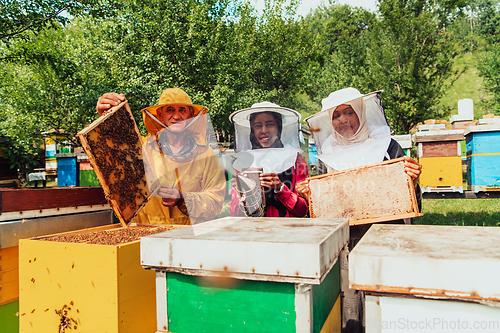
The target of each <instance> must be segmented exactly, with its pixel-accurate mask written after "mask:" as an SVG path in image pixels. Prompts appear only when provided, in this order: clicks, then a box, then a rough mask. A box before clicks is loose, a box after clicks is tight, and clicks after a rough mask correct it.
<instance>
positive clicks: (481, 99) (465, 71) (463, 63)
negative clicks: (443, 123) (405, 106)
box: [439, 51, 493, 120]
mask: <svg viewBox="0 0 500 333" xmlns="http://www.w3.org/2000/svg"><path fill="white" fill-rule="evenodd" d="M481 57H482V53H480V52H479V51H478V52H474V53H466V54H462V55H459V56H458V57H457V58H456V59H455V62H454V65H453V70H456V71H458V72H459V73H462V74H460V75H459V76H458V78H457V77H456V76H454V77H451V78H449V79H448V80H447V82H446V84H449V83H451V82H452V81H453V80H454V79H456V81H455V82H454V83H453V85H452V86H451V87H450V88H449V89H447V90H446V92H445V94H444V95H443V96H442V97H441V101H440V103H439V108H440V109H441V110H445V109H451V113H450V116H451V115H454V114H458V104H457V103H458V101H459V100H461V99H464V98H471V99H472V100H473V101H474V118H475V119H481V118H482V117H483V115H485V114H488V113H490V109H489V108H488V102H489V101H490V100H491V99H492V97H493V95H492V93H490V92H489V91H487V90H486V89H485V88H484V87H483V78H482V77H480V76H479V71H478V69H477V65H478V64H479V62H480V59H481ZM444 119H446V120H449V116H447V117H445V118H444Z"/></svg>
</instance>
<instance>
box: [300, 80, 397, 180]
mask: <svg viewBox="0 0 500 333" xmlns="http://www.w3.org/2000/svg"><path fill="white" fill-rule="evenodd" d="M380 92H381V91H376V92H372V93H369V94H366V95H362V94H360V93H359V91H357V90H356V89H354V88H346V89H342V90H338V91H336V92H334V93H332V94H330V96H329V97H328V98H325V99H324V100H323V108H322V111H321V112H318V113H316V114H315V115H312V116H310V117H308V118H306V122H307V123H308V125H309V128H310V129H311V132H312V135H313V138H314V142H315V145H316V149H317V152H318V158H319V159H320V160H321V161H322V162H323V163H325V164H326V165H327V166H328V169H329V172H332V171H334V170H337V171H340V170H345V169H349V168H356V167H360V166H363V165H367V164H371V163H377V162H381V161H383V160H384V157H385V154H386V152H387V148H388V147H389V144H390V141H391V137H390V135H391V129H390V127H389V125H388V123H387V119H386V117H385V114H384V108H383V106H382V102H381V98H380ZM340 105H348V106H351V107H352V108H353V109H354V110H355V112H356V115H357V118H358V121H359V120H361V121H360V128H358V129H357V131H356V134H355V135H353V137H349V138H344V137H342V136H341V135H340V134H339V132H338V131H336V130H335V128H334V124H333V122H332V120H333V117H334V112H335V110H336V109H337V107H339V106H340ZM339 109H341V108H339Z"/></svg>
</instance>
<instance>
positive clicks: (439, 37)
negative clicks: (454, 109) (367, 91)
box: [369, 0, 455, 133]
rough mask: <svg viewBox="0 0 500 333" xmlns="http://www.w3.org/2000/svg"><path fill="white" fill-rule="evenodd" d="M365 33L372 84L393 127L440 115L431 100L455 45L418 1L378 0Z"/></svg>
mask: <svg viewBox="0 0 500 333" xmlns="http://www.w3.org/2000/svg"><path fill="white" fill-rule="evenodd" d="M379 10H380V13H381V18H380V21H379V22H378V23H377V24H375V25H374V26H373V30H372V32H371V34H370V50H369V61H370V64H371V74H370V78H371V80H372V81H371V85H372V87H373V90H375V89H383V90H384V93H383V100H384V106H385V108H386V114H387V117H388V120H389V122H390V123H391V126H392V128H393V129H394V130H395V131H396V132H397V133H408V131H409V130H410V128H412V127H413V126H414V125H416V124H417V123H419V122H421V121H423V120H425V119H428V118H435V117H440V116H441V117H442V114H439V110H438V109H437V108H436V105H437V104H438V102H439V98H440V97H441V96H442V93H443V84H444V81H445V79H446V78H447V77H448V76H449V75H450V74H451V68H452V64H453V57H454V56H455V52H454V45H453V43H452V42H451V37H450V35H449V34H448V33H447V32H446V31H445V30H444V29H441V28H439V26H438V21H437V17H436V13H435V12H433V11H432V10H431V9H430V7H429V5H428V4H426V3H425V2H423V1H404V0H382V1H381V2H380V6H379Z"/></svg>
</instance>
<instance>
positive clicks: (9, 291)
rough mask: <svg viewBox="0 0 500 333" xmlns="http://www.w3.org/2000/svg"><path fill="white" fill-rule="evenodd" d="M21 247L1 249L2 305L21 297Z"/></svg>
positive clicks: (0, 297) (0, 298) (0, 303)
mask: <svg viewBox="0 0 500 333" xmlns="http://www.w3.org/2000/svg"><path fill="white" fill-rule="evenodd" d="M18 261H19V247H17V246H13V247H8V248H5V249H0V305H4V304H7V303H10V302H13V301H16V300H17V299H19V277H18V276H19V264H18Z"/></svg>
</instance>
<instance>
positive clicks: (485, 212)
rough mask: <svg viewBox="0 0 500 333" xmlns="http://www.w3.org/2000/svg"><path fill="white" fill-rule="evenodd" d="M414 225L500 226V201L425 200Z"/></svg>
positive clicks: (414, 220)
mask: <svg viewBox="0 0 500 333" xmlns="http://www.w3.org/2000/svg"><path fill="white" fill-rule="evenodd" d="M422 213H424V216H422V217H417V218H415V219H413V224H439V225H467V226H500V199H424V200H423V201H422Z"/></svg>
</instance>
